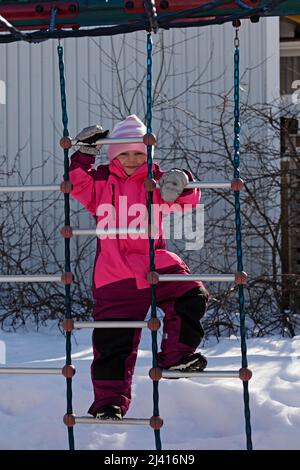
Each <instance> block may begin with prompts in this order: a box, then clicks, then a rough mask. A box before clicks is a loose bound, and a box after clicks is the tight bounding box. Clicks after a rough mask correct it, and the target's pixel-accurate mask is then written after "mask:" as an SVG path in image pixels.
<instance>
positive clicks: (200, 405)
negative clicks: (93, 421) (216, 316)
mask: <svg viewBox="0 0 300 470" xmlns="http://www.w3.org/2000/svg"><path fill="white" fill-rule="evenodd" d="M90 335H91V331H90V330H80V331H77V332H76V333H75V334H74V337H73V341H72V345H73V363H74V365H75V366H76V375H75V377H74V380H73V406H74V411H75V413H76V414H77V415H86V412H87V409H88V407H89V405H90V404H91V402H92V397H93V392H92V386H91V381H90V362H91V359H92V351H91V339H90ZM149 339H150V335H149V333H148V331H145V332H144V333H143V339H142V342H141V345H140V351H139V356H138V361H137V367H136V372H135V378H134V385H133V401H132V405H131V408H130V411H129V412H128V414H127V417H140V418H148V417H150V416H151V415H152V382H151V380H150V379H149V378H148V370H149V368H150V365H151V353H150V341H149ZM0 341H1V342H0V360H1V358H2V360H3V359H4V351H3V348H4V346H5V347H6V365H7V366H9V365H10V366H16V365H23V366H36V367H42V366H44V367H61V366H63V364H64V351H65V340H64V337H63V336H62V335H61V333H59V332H58V330H57V329H56V327H53V326H52V327H51V325H50V326H49V327H48V328H47V329H45V330H43V331H41V332H38V333H37V332H32V331H31V332H28V331H27V332H25V331H22V332H21V331H20V332H17V333H4V332H3V331H1V332H0ZM4 343H5V344H4ZM203 350H204V352H205V354H206V355H207V356H208V358H209V369H210V370H213V369H218V370H219V369H235V368H237V369H238V368H239V367H240V344H239V340H237V339H236V338H230V339H223V340H222V341H221V342H220V343H217V342H216V341H215V340H214V341H210V342H206V343H205V344H204V347H203ZM248 353H249V356H248V357H249V366H250V368H251V369H252V370H253V378H252V380H251V381H250V384H249V388H250V394H251V401H250V404H251V420H252V428H253V446H254V448H255V449H300V437H299V436H300V337H299V336H298V337H295V338H293V339H283V338H275V337H272V338H262V339H251V340H249V341H248ZM65 396H66V393H65V379H64V378H63V377H62V376H54V375H53V376H50V375H47V376H45V375H43V376H39V375H37V376H32V375H30V376H28V375H27V376H26V375H19V376H14V375H0V449H36V450H40V449H43V450H47V449H67V448H68V442H67V430H66V427H65V425H64V424H63V423H62V417H63V415H64V413H65V408H66V398H65ZM160 414H161V416H163V418H164V426H163V428H162V431H161V438H162V443H163V449H168V450H170V449H244V448H245V435H244V416H243V394H242V382H241V381H240V380H239V379H205V380H199V379H193V380H189V379H180V380H169V381H168V380H162V381H161V382H160ZM74 433H75V443H76V449H95V450H96V449H105V450H107V449H119V450H122V449H124V450H129V449H145V450H148V449H149V450H153V449H154V448H155V446H154V435H153V431H152V430H151V428H150V427H148V426H124V425H122V426H116V425H113V426H109V425H81V424H80V425H79V424H78V425H76V426H75V427H74Z"/></svg>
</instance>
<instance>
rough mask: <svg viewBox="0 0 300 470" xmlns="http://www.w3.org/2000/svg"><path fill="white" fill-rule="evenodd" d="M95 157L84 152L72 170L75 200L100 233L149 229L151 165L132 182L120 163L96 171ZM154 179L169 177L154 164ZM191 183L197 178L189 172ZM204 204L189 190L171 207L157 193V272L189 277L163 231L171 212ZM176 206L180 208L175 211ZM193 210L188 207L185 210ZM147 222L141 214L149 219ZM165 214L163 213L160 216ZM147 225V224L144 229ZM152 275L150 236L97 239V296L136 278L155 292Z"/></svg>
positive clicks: (76, 157) (139, 284) (141, 169)
mask: <svg viewBox="0 0 300 470" xmlns="http://www.w3.org/2000/svg"><path fill="white" fill-rule="evenodd" d="M95 158H96V157H95V156H92V155H87V154H83V153H81V152H80V151H77V152H75V153H74V154H73V155H72V156H71V165H70V169H69V177H70V181H71V183H72V185H73V189H72V192H71V196H72V197H73V198H75V199H77V200H78V201H79V202H80V203H81V204H82V205H83V206H84V207H85V208H86V209H87V210H88V211H89V212H90V213H91V214H92V216H93V217H95V220H96V223H97V228H105V227H107V222H109V225H108V226H109V227H110V228H114V227H115V228H128V227H131V228H134V227H136V226H137V220H138V221H139V222H140V224H139V226H140V227H144V228H145V227H147V226H148V223H147V221H146V220H145V219H147V217H146V215H145V214H147V211H146V208H147V198H148V192H147V191H146V189H145V188H144V182H145V180H146V179H147V163H144V164H143V165H142V166H141V167H139V168H138V169H137V170H136V171H135V172H134V173H133V174H132V175H131V176H128V175H127V174H126V172H125V171H124V169H123V167H122V165H121V163H120V162H119V160H117V159H114V160H112V161H111V162H110V163H109V164H106V165H99V166H98V167H97V169H95V168H93V164H94V163H95ZM153 173H154V179H155V180H156V181H158V180H159V179H160V177H161V176H162V175H163V173H164V172H163V171H162V170H161V169H160V168H159V166H158V165H157V164H154V171H153ZM186 173H187V174H188V176H189V179H190V181H193V177H192V175H191V173H190V172H188V171H186ZM199 200H200V191H199V190H198V189H185V190H184V191H183V193H182V194H181V195H180V196H179V197H178V198H177V200H176V201H175V203H168V202H165V201H164V200H163V199H162V197H161V195H160V190H159V188H158V189H156V190H155V191H154V193H153V203H154V204H155V206H154V207H156V208H159V207H160V206H157V205H163V206H161V207H162V209H163V210H162V212H160V215H159V217H156V219H155V220H154V225H156V226H158V231H157V234H156V235H155V237H154V239H155V264H156V269H159V268H166V267H169V266H173V267H174V265H177V266H178V265H179V266H181V267H182V268H184V269H185V270H186V272H189V270H188V267H187V266H186V265H185V263H184V262H183V261H182V260H181V258H179V256H177V255H176V254H175V253H172V252H169V251H166V240H165V238H164V236H163V231H162V214H166V213H168V211H170V207H171V206H173V208H174V209H175V210H177V211H178V210H184V211H187V210H191V209H192V208H194V207H196V205H197V203H198V202H199ZM174 204H175V206H174ZM186 204H187V205H188V206H185V205H186ZM143 208H144V211H143ZM143 212H144V214H142V216H141V213H143ZM157 213H159V211H157ZM143 221H144V224H143ZM148 271H149V238H148V235H147V234H146V235H143V236H141V235H117V236H116V235H114V236H110V237H108V236H107V235H106V236H105V237H102V236H101V237H100V236H99V235H98V238H97V252H96V257H95V263H94V270H93V292H94V293H95V289H98V288H99V287H102V286H104V285H107V284H110V283H113V282H117V281H120V280H124V279H129V278H131V279H132V278H135V280H136V285H137V288H138V289H142V288H147V287H149V283H148V281H147V279H146V275H147V272H148Z"/></svg>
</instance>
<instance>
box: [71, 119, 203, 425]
mask: <svg viewBox="0 0 300 470" xmlns="http://www.w3.org/2000/svg"><path fill="white" fill-rule="evenodd" d="M102 131H103V129H102V128H101V126H92V127H88V128H85V129H84V130H83V131H82V132H80V133H79V134H78V135H77V137H76V139H77V141H81V142H83V141H85V142H89V143H90V144H91V145H90V146H83V145H82V146H81V147H80V150H79V151H77V152H75V153H74V154H73V155H72V157H71V165H70V181H71V183H72V184H73V190H72V193H71V195H72V196H73V197H74V198H75V199H77V200H78V201H79V202H80V203H81V204H83V205H84V207H85V208H86V209H87V210H88V211H89V212H90V213H91V214H92V216H93V217H94V218H95V220H96V222H97V227H99V224H101V221H103V220H104V218H105V217H107V214H108V212H109V210H110V207H113V209H114V211H115V219H114V220H115V222H116V227H117V228H126V227H124V220H125V219H124V214H125V212H126V210H127V214H126V217H127V227H128V225H129V224H130V222H131V221H132V220H133V219H134V216H133V215H131V214H132V213H133V212H134V211H131V210H130V209H131V208H132V207H135V206H133V205H134V204H137V203H138V204H142V205H143V206H144V207H147V197H148V192H147V191H146V189H145V188H144V182H145V180H146V179H147V162H146V160H147V148H146V146H145V145H144V144H143V143H135V144H110V145H108V149H107V154H108V160H109V163H108V164H105V165H99V166H98V167H97V169H94V168H93V164H94V162H95V155H96V154H97V153H99V146H98V147H96V146H95V145H92V143H91V142H92V141H93V138H94V142H95V141H96V140H97V138H98V139H99V135H100V134H101V132H102ZM144 134H146V127H145V125H144V124H143V123H142V121H141V120H140V119H139V118H138V117H137V116H135V115H131V116H128V117H127V118H126V119H125V120H124V121H122V122H119V123H118V124H117V125H116V126H115V128H114V129H113V131H112V133H111V135H110V137H115V138H117V137H118V138H124V137H142V136H143V135H144ZM103 135H104V136H105V135H107V131H106V133H103ZM153 170H154V179H155V180H156V181H158V182H159V185H160V188H157V189H156V190H155V191H154V193H153V203H154V204H168V205H169V206H170V205H172V204H173V203H176V204H177V207H178V205H180V206H179V207H182V208H183V206H184V205H185V204H191V205H192V206H193V207H196V204H197V203H198V201H199V199H200V191H199V190H197V189H185V186H186V185H187V183H188V182H189V181H192V180H193V177H192V175H191V174H190V172H188V171H186V170H183V171H181V170H178V169H175V170H170V171H167V172H164V171H163V170H161V169H160V167H159V166H158V165H157V164H156V163H155V164H154V169H153ZM124 201H125V202H124ZM134 215H135V214H134ZM155 265H156V271H157V272H158V273H160V274H189V273H190V271H189V268H188V267H187V266H186V264H185V263H184V262H183V261H182V260H181V259H180V258H179V257H178V256H177V255H176V254H175V253H171V252H169V251H166V242H165V239H164V237H163V233H162V218H160V219H159V227H158V233H157V234H156V235H155ZM149 270H150V269H149V239H148V236H147V235H146V236H144V237H142V236H140V237H139V236H136V235H135V236H132V235H125V236H124V235H117V236H113V237H107V238H102V239H100V238H97V252H96V258H95V263H94V270H93V297H94V309H93V317H94V319H95V320H96V321H101V320H139V321H141V320H144V319H145V317H146V314H147V311H148V309H149V306H150V286H149V283H148V281H147V279H146V274H147V272H148V271H149ZM156 299H157V305H158V307H160V308H161V309H162V310H163V311H164V314H165V317H164V328H163V339H162V343H161V352H160V353H159V354H158V365H159V367H161V368H164V369H172V370H181V371H187V370H188V371H193V370H194V371H196V370H198V371H199V370H200V371H201V370H203V369H204V368H205V367H206V364H207V361H206V358H205V357H204V356H202V355H201V353H199V352H197V353H195V350H196V348H197V346H198V345H199V343H200V341H201V339H202V337H203V334H204V332H203V329H202V327H201V324H200V319H201V318H202V316H203V315H204V313H205V311H206V307H207V302H208V293H207V291H206V289H205V288H204V286H203V284H202V283H201V282H197V281H184V282H180V281H179V282H177V281H172V282H160V283H158V284H157V286H156ZM140 336H141V329H133V328H128V329H125V328H111V329H107V328H95V329H94V331H93V351H94V360H93V363H92V366H91V374H92V381H93V386H94V395H95V399H94V403H93V404H92V406H91V407H90V409H89V413H90V414H92V415H93V416H94V417H97V418H100V419H109V418H111V419H121V418H122V417H123V416H124V415H125V413H126V412H127V410H128V407H129V404H130V401H131V383H132V375H133V372H134V367H135V362H136V357H137V350H138V345H139V341H140Z"/></svg>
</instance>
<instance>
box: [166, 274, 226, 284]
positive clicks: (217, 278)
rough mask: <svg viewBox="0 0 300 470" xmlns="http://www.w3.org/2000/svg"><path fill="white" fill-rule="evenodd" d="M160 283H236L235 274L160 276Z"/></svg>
mask: <svg viewBox="0 0 300 470" xmlns="http://www.w3.org/2000/svg"><path fill="white" fill-rule="evenodd" d="M159 281H161V282H167V281H168V282H169V281H207V282H235V275H234V274H159Z"/></svg>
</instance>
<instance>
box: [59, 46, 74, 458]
mask: <svg viewBox="0 0 300 470" xmlns="http://www.w3.org/2000/svg"><path fill="white" fill-rule="evenodd" d="M57 53H58V61H59V79H60V94H61V109H62V122H63V135H64V137H67V136H69V131H68V113H67V98H66V85H65V75H64V59H63V47H62V46H58V47H57ZM64 181H69V150H68V149H64ZM64 209H65V225H70V196H69V194H67V193H64ZM65 272H71V257H70V239H69V238H65ZM65 307H66V318H72V312H71V286H70V284H66V285H65ZM71 348H72V344H71V332H69V331H67V332H66V364H67V365H70V364H71V363H72V359H71ZM66 385H67V414H72V413H73V407H72V379H71V378H67V379H66ZM68 438H69V448H70V450H74V449H75V443H74V432H73V427H71V426H68Z"/></svg>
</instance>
